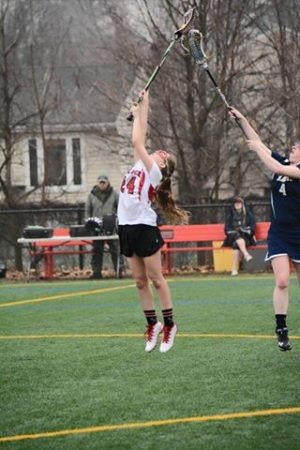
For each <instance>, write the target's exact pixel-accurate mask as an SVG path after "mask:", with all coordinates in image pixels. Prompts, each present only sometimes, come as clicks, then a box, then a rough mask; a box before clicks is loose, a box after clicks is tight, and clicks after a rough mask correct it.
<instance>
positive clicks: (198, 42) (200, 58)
mask: <svg viewBox="0 0 300 450" xmlns="http://www.w3.org/2000/svg"><path fill="white" fill-rule="evenodd" d="M187 38H188V46H189V47H188V49H186V50H189V51H190V53H191V55H192V57H193V58H194V60H195V62H196V64H198V65H199V66H201V67H203V69H204V70H205V71H206V73H207V75H208V76H209V78H210V80H211V81H212V83H213V85H214V87H215V89H216V91H217V93H218V94H219V96H220V98H221V99H222V101H223V103H224V104H225V106H226V108H227V109H228V111H232V108H231V106H230V105H229V103H228V101H227V99H226V97H225V95H224V94H223V92H222V91H221V89H220V88H219V86H218V83H217V82H216V80H215V78H214V77H213V75H212V73H211V72H210V70H209V67H208V64H207V56H206V54H205V52H204V50H203V35H202V33H201V32H200V31H199V30H189V31H188V33H187ZM185 48H186V47H185ZM232 114H233V113H232ZM233 116H234V120H235V121H236V123H237V125H238V126H239V128H240V129H241V130H242V132H243V133H244V135H245V136H246V137H247V135H246V133H245V131H244V129H243V127H242V125H241V123H240V121H239V118H238V117H236V116H235V115H234V114H233Z"/></svg>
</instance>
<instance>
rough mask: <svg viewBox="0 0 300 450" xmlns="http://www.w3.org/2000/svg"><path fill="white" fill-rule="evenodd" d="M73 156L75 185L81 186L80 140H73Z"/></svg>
mask: <svg viewBox="0 0 300 450" xmlns="http://www.w3.org/2000/svg"><path fill="white" fill-rule="evenodd" d="M72 156H73V182H74V184H75V185H78V184H81V149H80V139H79V138H74V139H72Z"/></svg>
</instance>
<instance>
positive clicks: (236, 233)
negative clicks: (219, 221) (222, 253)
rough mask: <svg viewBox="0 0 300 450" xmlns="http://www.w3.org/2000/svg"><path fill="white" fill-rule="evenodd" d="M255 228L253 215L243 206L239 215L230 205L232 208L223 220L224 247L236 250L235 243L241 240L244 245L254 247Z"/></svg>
mask: <svg viewBox="0 0 300 450" xmlns="http://www.w3.org/2000/svg"><path fill="white" fill-rule="evenodd" d="M255 226H256V221H255V218H254V215H253V214H252V213H251V212H250V211H249V210H248V209H247V208H246V207H245V205H243V209H242V210H241V212H240V213H239V212H238V211H237V210H236V209H235V208H234V205H232V208H231V210H230V212H229V214H228V215H227V217H226V220H225V227H224V231H225V234H226V238H225V240H224V242H223V246H224V247H233V248H237V247H236V244H235V241H236V240H237V239H238V238H243V239H244V240H245V241H246V245H247V246H249V245H255V244H256V239H255Z"/></svg>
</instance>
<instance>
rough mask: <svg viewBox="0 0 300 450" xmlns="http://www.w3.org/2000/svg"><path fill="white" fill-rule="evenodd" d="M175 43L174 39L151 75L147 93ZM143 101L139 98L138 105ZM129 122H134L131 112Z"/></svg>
mask: <svg viewBox="0 0 300 450" xmlns="http://www.w3.org/2000/svg"><path fill="white" fill-rule="evenodd" d="M175 43H176V40H175V39H173V40H172V41H171V43H170V44H169V46H168V48H167V50H166V51H165V53H164V54H163V56H162V58H161V60H160V62H159V64H158V65H157V66H156V67H155V69H154V70H153V72H152V74H151V75H150V77H149V79H148V81H147V83H146V84H145V86H144V90H145V91H148V89H149V88H150V86H151V84H152V83H153V81H154V80H155V78H156V77H157V75H158V72H159V71H160V69H161V68H162V66H163V65H164V63H165V61H166V59H167V56H168V54H169V53H170V51H171V50H172V48H173V46H174V44H175ZM142 100H143V97H139V98H138V99H137V103H141V101H142ZM127 120H128V121H129V122H132V121H133V114H132V112H130V113H129V114H128V116H127Z"/></svg>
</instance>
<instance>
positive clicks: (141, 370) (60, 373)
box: [0, 275, 300, 450]
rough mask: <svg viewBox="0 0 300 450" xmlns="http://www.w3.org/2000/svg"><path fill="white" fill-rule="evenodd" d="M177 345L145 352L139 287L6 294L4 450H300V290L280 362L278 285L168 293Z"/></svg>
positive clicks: (2, 317)
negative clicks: (287, 347)
mask: <svg viewBox="0 0 300 450" xmlns="http://www.w3.org/2000/svg"><path fill="white" fill-rule="evenodd" d="M170 287H171V290H172V294H173V301H174V310H175V318H176V321H177V324H178V328H179V334H178V337H177V339H176V342H175V346H174V348H173V349H172V350H171V351H170V352H169V353H167V354H160V353H159V351H158V350H156V351H154V352H153V353H151V354H146V353H145V351H144V337H143V332H144V328H145V324H144V318H143V315H142V312H141V310H140V306H139V303H138V300H137V294H136V291H135V289H134V285H133V282H132V280H122V281H121V280H100V281H76V282H72V281H68V282H48V283H47V282H38V283H34V282H32V283H28V284H7V282H4V283H1V284H0V299H1V300H0V324H1V330H0V349H1V371H0V373H1V375H0V405H1V406H0V409H1V412H0V450H1V449H2V448H3V449H8V450H16V449H18V450H20V449H22V450H43V449H47V450H62V449H63V450H64V449H68V450H99V449H104V450H119V449H120V450H126V449H128V450H143V449H147V450H156V449H159V450H200V449H201V450H202V449H205V450H221V449H222V450H227V449H230V450H269V449H270V450H271V449H272V450H279V449H280V450H282V449H286V450H299V449H300V288H299V286H298V284H297V281H296V279H295V278H293V279H292V281H291V304H290V313H289V328H290V335H291V340H292V342H293V350H292V351H291V352H286V353H283V352H280V351H279V350H278V349H277V346H276V342H275V338H274V335H273V331H274V319H273V310H272V300H271V299H272V290H273V277H272V275H248V276H247V275H244V276H238V277H236V278H234V279H232V278H231V277H230V276H227V277H226V276H218V277H217V276H207V277H195V278H177V279H171V280H170Z"/></svg>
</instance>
